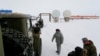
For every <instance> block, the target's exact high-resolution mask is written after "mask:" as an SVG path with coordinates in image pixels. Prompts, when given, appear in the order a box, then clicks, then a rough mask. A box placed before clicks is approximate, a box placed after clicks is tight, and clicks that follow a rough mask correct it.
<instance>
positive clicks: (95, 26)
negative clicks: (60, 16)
mask: <svg viewBox="0 0 100 56" xmlns="http://www.w3.org/2000/svg"><path fill="white" fill-rule="evenodd" d="M43 20H44V28H43V29H42V31H41V32H42V34H41V38H42V54H41V56H67V54H68V53H69V52H70V51H73V50H74V48H75V47H76V46H80V47H82V46H83V43H82V40H81V39H82V38H83V37H87V38H88V39H90V40H92V41H93V42H94V45H95V46H96V47H97V53H98V54H99V53H100V45H99V40H100V34H99V33H100V20H99V19H79V20H70V21H69V22H64V21H63V20H62V21H61V20H60V21H59V22H57V23H55V22H53V21H52V22H49V19H48V18H43ZM56 28H59V29H60V30H61V32H62V34H63V36H64V43H63V44H62V47H61V53H60V55H57V53H56V43H55V41H53V42H52V41H51V40H52V37H53V34H54V33H55V29H56Z"/></svg>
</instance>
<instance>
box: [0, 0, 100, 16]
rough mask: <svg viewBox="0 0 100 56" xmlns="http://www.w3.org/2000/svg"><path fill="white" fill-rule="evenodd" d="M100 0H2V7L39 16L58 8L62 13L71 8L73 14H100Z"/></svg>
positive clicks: (0, 4)
mask: <svg viewBox="0 0 100 56" xmlns="http://www.w3.org/2000/svg"><path fill="white" fill-rule="evenodd" d="M99 5H100V0H0V9H11V10H13V11H14V12H21V13H26V14H31V15H34V16H37V15H38V14H39V13H42V12H50V13H52V11H53V10H55V9H57V10H59V11H60V13H61V15H62V14H63V11H64V10H70V11H71V12H72V14H73V15H77V14H80V15H100V7H99Z"/></svg>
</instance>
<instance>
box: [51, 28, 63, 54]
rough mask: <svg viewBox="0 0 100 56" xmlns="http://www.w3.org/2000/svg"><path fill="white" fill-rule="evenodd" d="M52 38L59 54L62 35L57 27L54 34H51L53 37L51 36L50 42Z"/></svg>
mask: <svg viewBox="0 0 100 56" xmlns="http://www.w3.org/2000/svg"><path fill="white" fill-rule="evenodd" d="M54 39H55V40H56V44H57V51H56V53H57V54H58V55H59V54H60V51H61V44H63V35H62V33H61V32H60V30H59V29H56V32H55V34H54V35H53V38H52V42H53V40H54Z"/></svg>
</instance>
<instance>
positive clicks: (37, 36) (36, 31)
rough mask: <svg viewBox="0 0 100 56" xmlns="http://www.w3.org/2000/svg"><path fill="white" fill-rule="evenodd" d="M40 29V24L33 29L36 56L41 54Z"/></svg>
mask: <svg viewBox="0 0 100 56" xmlns="http://www.w3.org/2000/svg"><path fill="white" fill-rule="evenodd" d="M40 31H41V30H40V27H39V26H38V24H37V23H36V27H34V28H33V39H34V41H33V47H34V51H35V56H40V54H39V51H40V50H39V41H40V34H41V32H40Z"/></svg>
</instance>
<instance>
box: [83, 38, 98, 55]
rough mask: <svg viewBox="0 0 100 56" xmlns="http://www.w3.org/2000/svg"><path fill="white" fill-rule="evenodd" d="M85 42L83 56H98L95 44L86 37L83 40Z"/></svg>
mask: <svg viewBox="0 0 100 56" xmlns="http://www.w3.org/2000/svg"><path fill="white" fill-rule="evenodd" d="M82 41H83V53H85V54H83V55H82V56H97V50H96V47H95V45H94V43H93V42H92V41H91V40H88V39H87V38H86V37H85V38H82Z"/></svg>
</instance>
